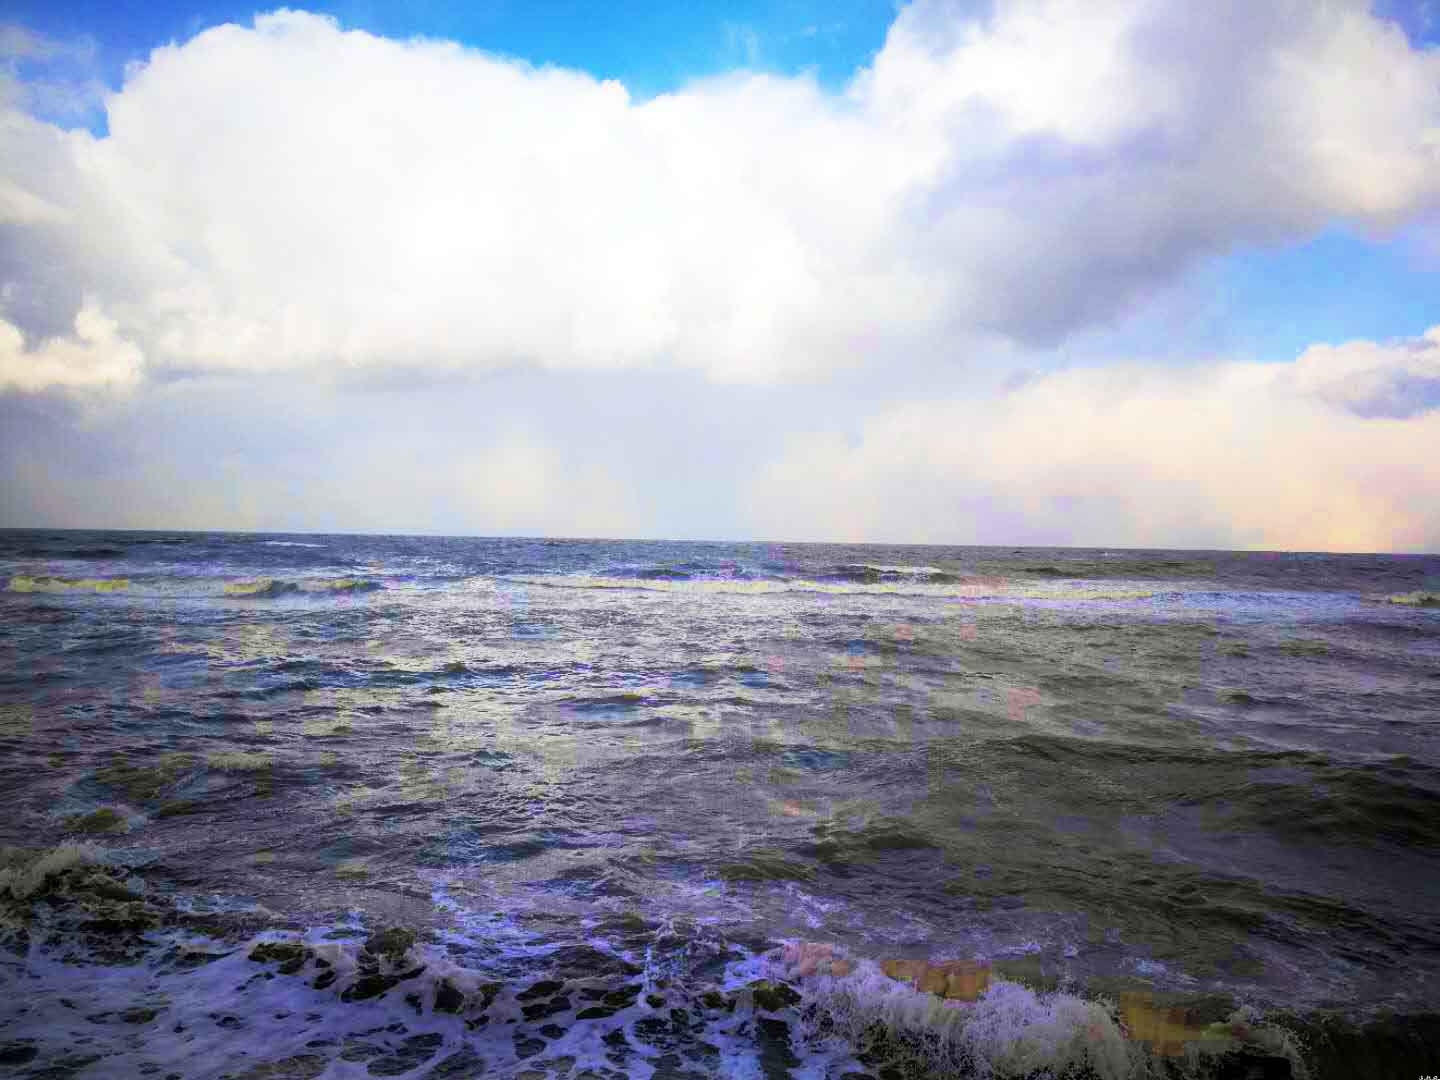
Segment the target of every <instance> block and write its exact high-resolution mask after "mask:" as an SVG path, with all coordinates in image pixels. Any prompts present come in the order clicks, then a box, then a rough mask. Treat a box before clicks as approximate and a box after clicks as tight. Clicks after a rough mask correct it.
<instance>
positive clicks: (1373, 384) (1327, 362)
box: [1295, 326, 1440, 418]
mask: <svg viewBox="0 0 1440 1080" xmlns="http://www.w3.org/2000/svg"><path fill="white" fill-rule="evenodd" d="M1295 381H1296V384H1297V385H1298V386H1299V387H1300V388H1301V389H1302V390H1304V391H1306V392H1307V393H1311V394H1314V395H1315V396H1316V397H1319V398H1322V399H1324V400H1325V401H1328V402H1330V403H1331V404H1332V405H1336V406H1339V407H1340V408H1343V409H1348V410H1350V411H1351V412H1353V413H1355V414H1356V415H1357V416H1389V417H1402V418H1403V417H1408V416H1416V415H1419V414H1420V413H1425V412H1429V411H1431V410H1432V409H1437V408H1440V326H1437V327H1434V328H1433V329H1431V330H1430V332H1429V333H1427V334H1426V335H1425V336H1424V337H1422V338H1420V339H1419V340H1416V341H1405V342H1392V343H1390V344H1385V345H1381V344H1377V343H1375V342H1373V341H1351V342H1347V343H1345V344H1344V345H1315V346H1312V347H1311V348H1309V349H1307V350H1306V351H1305V353H1304V354H1303V355H1302V356H1301V357H1300V359H1299V360H1298V361H1296V364H1295Z"/></svg>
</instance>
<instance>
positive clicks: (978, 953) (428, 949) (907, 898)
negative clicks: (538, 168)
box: [0, 531, 1440, 1080]
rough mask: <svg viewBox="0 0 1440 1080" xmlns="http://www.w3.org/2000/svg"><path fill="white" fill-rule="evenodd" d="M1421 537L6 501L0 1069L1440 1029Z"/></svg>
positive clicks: (1388, 1064)
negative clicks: (444, 517) (1029, 541)
mask: <svg viewBox="0 0 1440 1080" xmlns="http://www.w3.org/2000/svg"><path fill="white" fill-rule="evenodd" d="M1437 587H1440V557H1431V556H1378V555H1372V556H1358V555H1357V556H1340V555H1319V554H1271V553H1249V554H1237V553H1227V552H1196V551H1183V552H1180V551H1134V550H1080V549H1034V548H1030V549H1010V548H944V547H888V546H887V547H881V546H850V545H846V546H837V545H798V544H796V545H792V544H721V543H669V542H618V541H588V540H543V539H533V540H527V539H464V538H444V537H405V536H391V537H382V536H316V535H303V536H278V535H276V536H267V535H251V534H150V533H113V532H103V533H102V532H85V533H81V532H44V531H41V532H18V531H11V532H3V533H0V844H3V845H6V850H5V851H4V853H3V854H0V1075H17V1076H36V1077H38V1076H74V1077H87V1078H88V1077H111V1076H132V1075H133V1076H157V1077H183V1078H185V1080H190V1078H210V1077H224V1076H228V1077H247V1078H257V1080H258V1078H259V1077H282V1076H286V1077H288V1076H293V1077H322V1076H323V1077H326V1078H341V1077H352V1076H354V1077H359V1076H376V1075H381V1076H416V1077H419V1076H433V1077H465V1076H497V1077H499V1076H504V1077H512V1076H513V1077H525V1078H526V1080H539V1078H542V1077H550V1076H553V1077H557V1078H558V1077H567V1078H581V1077H609V1078H614V1077H621V1076H627V1077H628V1076H634V1077H640V1078H642V1080H643V1078H645V1077H650V1076H656V1077H702V1076H747V1077H766V1078H771V1077H783V1076H793V1077H797V1078H804V1080H821V1078H825V1077H836V1078H839V1077H842V1076H848V1077H856V1076H874V1077H886V1078H891V1077H906V1076H925V1075H954V1076H963V1075H993V1076H997V1077H1000V1076H1052V1077H1060V1076H1082V1075H1086V1076H1088V1075H1093V1076H1106V1077H1109V1076H1115V1077H1119V1076H1127V1077H1128V1076H1146V1075H1149V1076H1181V1075H1185V1076H1192V1075H1193V1076H1210V1075H1213V1076H1220V1075H1237V1076H1243V1075H1274V1076H1279V1075H1281V1072H1279V1071H1275V1070H1279V1069H1282V1068H1283V1069H1288V1070H1292V1072H1291V1073H1290V1074H1293V1075H1302V1073H1304V1074H1307V1075H1311V1076H1317V1077H1319V1076H1330V1075H1334V1076H1345V1075H1356V1076H1358V1075H1366V1076H1375V1077H1382V1076H1387V1075H1396V1076H1399V1075H1404V1076H1407V1077H1413V1076H1416V1075H1419V1073H1418V1072H1417V1071H1416V1068H1417V1067H1418V1068H1421V1069H1422V1071H1427V1072H1430V1073H1440V1042H1437V1041H1436V1040H1435V1032H1436V1030H1437V1028H1436V1025H1435V1023H1434V1014H1435V1012H1436V1010H1437V1006H1440V708H1437V702H1440V609H1437V607H1436V606H1435V600H1434V598H1433V597H1432V596H1431V592H1433V591H1434V590H1436V589H1437ZM385 931H389V933H388V935H387V934H386V933H382V932H385ZM806 942H808V943H822V944H823V945H826V946H829V950H830V951H829V954H828V955H829V957H831V958H833V959H825V960H823V961H821V962H820V963H819V964H818V965H817V964H815V963H810V964H808V965H807V964H806V963H804V962H803V961H797V956H798V955H799V953H797V950H798V949H799V945H800V943H806ZM266 944H272V945H275V946H277V947H276V948H274V949H272V950H267V949H265V948H259V949H258V950H257V946H264V945H266ZM787 946H788V947H789V951H788V952H787V951H786V947H787ZM801 951H802V952H803V950H801ZM841 958H843V960H844V962H843V963H838V964H837V963H835V962H834V961H835V960H839V959H841ZM897 960H908V961H921V960H923V961H927V962H930V963H932V964H939V963H942V962H947V961H957V960H971V961H977V962H978V963H979V965H980V966H981V967H983V968H984V969H985V970H987V971H988V972H989V973H990V976H991V979H992V982H991V983H990V987H989V989H988V990H985V991H984V992H983V993H979V994H978V996H977V995H976V994H973V993H971V994H967V995H964V996H962V997H961V998H960V999H958V1000H949V1001H948V1002H947V1001H944V1000H942V999H941V998H939V997H937V996H935V995H934V994H927V993H925V992H924V989H923V987H920V986H919V985H918V984H917V985H911V984H909V983H906V982H904V981H897V980H896V979H893V978H890V977H888V976H887V975H885V974H882V973H881V972H882V967H886V968H889V969H890V970H892V971H893V970H894V961H897ZM758 979H764V980H768V982H767V983H765V984H764V985H760V986H757V985H755V980H758ZM777 988H778V989H777ZM775 993H779V994H780V995H781V996H780V998H779V999H778V1000H777V999H775V997H774V994H775ZM1147 1009H1154V1010H1157V1012H1156V1015H1161V1020H1160V1021H1157V1022H1161V1023H1167V1022H1168V1023H1170V1024H1172V1027H1173V1026H1177V1025H1178V1028H1177V1029H1176V1031H1171V1032H1170V1034H1169V1035H1168V1036H1166V1038H1164V1039H1162V1038H1161V1037H1160V1036H1158V1035H1154V1034H1153V1031H1152V1035H1153V1037H1151V1038H1149V1039H1147V1038H1145V1037H1144V1036H1145V1032H1146V1031H1147V1030H1149V1029H1147V1027H1146V1023H1147V1022H1146V1021H1145V1020H1144V1017H1145V1016H1147V1015H1150V1014H1149V1013H1148V1012H1147V1011H1146V1010H1147ZM1166 1010H1168V1011H1166ZM1235 1010H1240V1011H1241V1014H1242V1015H1243V1017H1245V1018H1247V1020H1246V1022H1247V1023H1248V1024H1249V1025H1250V1027H1249V1028H1248V1029H1247V1030H1249V1031H1250V1032H1251V1035H1252V1036H1253V1038H1250V1037H1248V1036H1245V1035H1243V1034H1236V1033H1235V1032H1236V1031H1237V1030H1238V1028H1236V1027H1235V1025H1236V1024H1238V1022H1239V1021H1237V1020H1236V1013H1235ZM1162 1014H1163V1015H1162ZM1222 1022H1223V1023H1222ZM1217 1024H1221V1026H1224V1025H1225V1024H1228V1025H1231V1026H1230V1027H1228V1028H1226V1031H1225V1032H1221V1031H1220V1028H1219V1027H1217V1026H1216V1025H1217ZM1177 1031H1178V1034H1177V1033H1176V1032H1177ZM1201 1031H1204V1032H1205V1033H1206V1034H1205V1036H1204V1037H1203V1038H1201V1037H1200V1036H1199V1035H1198V1034H1197V1032H1201ZM1257 1033H1266V1036H1265V1037H1266V1038H1268V1039H1269V1042H1268V1043H1265V1039H1264V1038H1261V1035H1260V1034H1257ZM1247 1038H1249V1041H1248V1042H1247ZM887 1040H888V1041H887ZM1226 1040H1228V1041H1226ZM1257 1040H1258V1041H1257ZM1251 1043H1255V1045H1251ZM1260 1043H1265V1046H1268V1049H1265V1050H1264V1051H1263V1054H1262V1049H1257V1046H1259V1045H1260ZM907 1048H908V1049H907ZM902 1051H903V1052H902ZM906 1053H908V1054H909V1055H910V1056H909V1057H908V1058H906V1057H905V1054H906ZM1246 1053H1253V1054H1259V1055H1261V1056H1265V1055H1268V1057H1266V1061H1267V1062H1268V1063H1269V1064H1265V1065H1264V1066H1263V1068H1267V1069H1271V1070H1272V1071H1271V1072H1268V1073H1263V1074H1262V1073H1259V1072H1254V1071H1253V1069H1252V1072H1251V1073H1245V1072H1235V1071H1233V1070H1235V1069H1237V1068H1240V1066H1237V1065H1236V1064H1235V1062H1236V1061H1237V1060H1239V1058H1238V1057H1237V1055H1242V1054H1246ZM887 1054H889V1055H890V1057H888V1058H887V1057H886V1055H887ZM897 1055H898V1056H897ZM1426 1055H1433V1056H1431V1057H1428V1058H1427V1057H1426ZM1282 1057H1283V1058H1284V1060H1285V1064H1284V1065H1281V1064H1279V1062H1280V1059H1281V1058H1282ZM902 1059H903V1060H902ZM1261 1067H1262V1066H1255V1068H1261ZM1227 1068H1230V1069H1231V1070H1232V1072H1231V1073H1226V1072H1225V1069H1227ZM1356 1068H1362V1069H1363V1071H1361V1072H1355V1071H1349V1070H1353V1069H1356ZM1402 1070H1403V1071H1402Z"/></svg>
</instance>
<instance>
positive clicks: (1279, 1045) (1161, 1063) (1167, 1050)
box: [0, 845, 1310, 1080]
mask: <svg viewBox="0 0 1440 1080" xmlns="http://www.w3.org/2000/svg"><path fill="white" fill-rule="evenodd" d="M117 856H118V853H111V852H106V851H105V850H103V849H99V848H95V847H91V846H79V845H71V846H66V847H64V848H61V849H56V850H53V851H50V852H20V851H15V850H14V849H5V850H3V851H0V902H3V904H4V907H5V912H4V914H5V915H6V917H7V918H6V928H7V932H10V933H14V934H18V935H21V936H22V937H23V938H24V939H25V946H26V947H25V950H24V952H23V953H22V954H21V955H26V956H27V957H28V958H27V961H26V964H27V968H29V971H28V972H27V974H28V975H29V976H30V978H29V979H28V981H27V992H26V994H25V995H24V998H25V1001H26V1006H25V1007H24V1008H23V1009H20V1010H13V1009H11V1010H10V1011H9V1014H8V1015H5V1016H4V1019H5V1022H6V1028H7V1031H6V1037H7V1043H6V1053H7V1059H6V1060H7V1061H12V1062H13V1061H16V1060H19V1061H20V1062H21V1063H22V1064H23V1063H29V1062H34V1063H35V1066H36V1067H37V1068H39V1069H42V1070H43V1069H45V1067H47V1066H49V1067H50V1068H51V1069H52V1070H55V1071H59V1070H60V1069H62V1068H64V1067H65V1066H66V1065H67V1064H70V1063H71V1061H72V1059H71V1058H69V1057H68V1055H71V1054H73V1053H74V1051H75V1047H74V1045H73V1044H71V1043H69V1042H67V1041H66V1040H67V1036H66V1035H65V1034H64V1032H67V1031H68V1030H69V1029H70V1028H71V1027H72V1026H73V1024H72V1020H73V1018H74V1017H77V1016H83V1017H84V1018H85V1019H86V1020H87V1021H88V1024H87V1027H86V1032H87V1040H86V1042H85V1044H84V1050H85V1053H86V1054H87V1055H90V1056H89V1057H88V1058H87V1059H86V1060H85V1063H84V1065H83V1066H81V1067H82V1068H84V1067H88V1066H90V1065H92V1064H96V1063H100V1062H103V1065H101V1068H102V1069H103V1071H104V1072H105V1074H106V1075H137V1074H141V1073H143V1072H144V1071H145V1070H144V1069H142V1068H140V1066H141V1065H142V1064H143V1063H144V1062H145V1061H146V1060H153V1059H154V1058H155V1057H157V1056H158V1057H160V1058H162V1059H165V1060H168V1061H170V1062H171V1063H172V1064H173V1065H176V1066H181V1065H182V1063H183V1068H184V1075H186V1076H189V1077H194V1078H204V1080H211V1078H217V1077H219V1076H221V1075H222V1074H227V1073H228V1074H229V1075H231V1076H236V1075H237V1074H235V1073H234V1072H233V1071H231V1070H233V1069H234V1068H235V1067H236V1062H237V1060H239V1059H240V1057H241V1052H242V1051H243V1052H244V1056H245V1057H248V1058H249V1062H247V1063H246V1064H249V1063H250V1062H253V1063H254V1064H253V1065H251V1067H250V1068H249V1069H248V1070H246V1071H244V1072H241V1073H239V1074H238V1076H240V1077H245V1078H247V1080H259V1078H260V1077H266V1076H271V1077H274V1076H292V1077H300V1076H304V1077H316V1076H319V1075H320V1074H321V1073H323V1072H325V1071H326V1070H327V1068H329V1067H330V1066H331V1065H332V1064H338V1063H340V1062H346V1063H358V1062H366V1063H368V1066H367V1068H366V1071H367V1072H368V1074H370V1075H382V1076H383V1075H401V1074H406V1075H410V1074H412V1073H414V1072H417V1071H418V1070H420V1069H421V1068H422V1067H424V1068H429V1069H431V1070H432V1071H430V1072H428V1073H427V1075H432V1076H442V1075H491V1074H494V1075H502V1074H503V1075H513V1074H516V1073H517V1072H518V1070H521V1069H525V1068H527V1067H534V1068H535V1069H536V1071H537V1073H538V1072H543V1071H544V1070H546V1069H554V1070H555V1071H556V1072H560V1073H569V1072H570V1070H574V1071H575V1074H576V1075H597V1074H598V1075H605V1076H624V1075H636V1074H637V1073H638V1074H641V1075H648V1074H649V1071H652V1070H654V1071H657V1072H658V1071H660V1070H661V1069H662V1068H663V1070H664V1072H665V1073H667V1074H671V1075H674V1074H684V1075H690V1076H697V1077H706V1076H712V1077H713V1076H739V1075H749V1076H758V1075H762V1074H764V1075H797V1074H798V1075H814V1076H819V1075H827V1076H834V1075H842V1074H846V1073H849V1074H854V1073H857V1072H859V1071H860V1070H862V1069H863V1070H865V1074H866V1075H875V1074H877V1073H878V1075H880V1076H895V1075H899V1076H905V1077H907V1078H913V1080H940V1078H941V1077H955V1076H985V1077H991V1078H994V1080H1019V1078H1022V1077H1026V1078H1033V1077H1037V1076H1042V1075H1049V1076H1059V1075H1065V1076H1079V1075H1084V1076H1089V1077H1092V1078H1093V1080H1140V1078H1142V1077H1154V1076H1159V1075H1165V1076H1171V1077H1177V1078H1187V1080H1188V1078H1194V1080H1199V1078H1205V1077H1220V1076H1225V1075H1246V1074H1247V1073H1248V1070H1249V1069H1250V1068H1252V1067H1259V1068H1262V1069H1264V1070H1265V1072H1264V1075H1271V1071H1270V1070H1271V1068H1272V1067H1275V1066H1281V1067H1284V1071H1283V1072H1282V1071H1277V1072H1276V1073H1275V1074H1276V1075H1288V1076H1293V1077H1295V1078H1305V1077H1308V1076H1310V1073H1309V1071H1308V1068H1307V1062H1306V1061H1305V1060H1304V1058H1303V1057H1302V1055H1301V1053H1300V1049H1299V1046H1298V1040H1296V1039H1295V1038H1294V1037H1293V1035H1292V1034H1291V1032H1290V1031H1289V1030H1287V1028H1286V1027H1284V1026H1281V1025H1280V1024H1279V1023H1277V1022H1275V1021H1274V1020H1272V1019H1270V1018H1267V1017H1265V1016H1264V1015H1262V1014H1260V1013H1259V1012H1257V1011H1256V1010H1253V1009H1246V1008H1243V1007H1242V1008H1235V1007H1234V1006H1233V1003H1225V1002H1222V1003H1219V1004H1216V1003H1213V1002H1212V1003H1209V1004H1208V1005H1206V1006H1204V1007H1203V1008H1200V1007H1197V1008H1173V1007H1169V1008H1167V1007H1162V1003H1161V1002H1157V1001H1155V1000H1154V999H1152V998H1151V996H1150V995H1149V994H1146V993H1133V994H1126V995H1122V996H1121V999H1120V1001H1119V1002H1118V1004H1117V1003H1116V1002H1115V1001H1113V1000H1110V999H1107V998H1104V997H1100V996H1095V995H1086V994H1083V993H1081V992H1079V991H1078V990H1072V989H1066V990H1045V989H1038V988H1035V987H1032V986H1030V985H1027V984H1026V983H1025V982H1024V981H1020V980H1015V979H1009V978H1005V977H1003V976H1001V975H1000V974H999V973H998V972H997V971H994V970H992V965H991V964H990V963H988V962H987V961H985V960H983V959H976V960H968V961H951V962H946V963H930V962H926V961H915V960H903V959H880V960H877V959H875V958H873V957H869V956H865V955H859V954H856V953H852V952H850V951H849V950H846V949H843V948H841V947H839V946H833V945H829V944H823V943H813V942H799V941H790V942H779V943H776V942H769V941H766V942H755V943H753V944H749V945H747V944H741V943H738V942H731V941H728V940H727V939H725V937H724V935H723V934H719V933H718V932H717V931H714V930H712V929H707V928H705V927H703V926H698V925H696V926H687V925H685V924H684V923H681V924H676V923H674V922H669V921H661V922H659V923H655V922H652V921H649V920H646V919H644V918H641V917H639V916H633V915H631V916H623V917H617V918H611V919H609V920H606V921H602V923H601V924H600V925H598V926H596V927H595V928H593V929H592V930H590V931H588V932H587V934H586V936H584V937H583V938H575V937H566V938H556V939H554V940H550V941H547V942H543V943H542V942H540V941H538V940H537V939H536V938H535V937H534V935H533V934H528V933H526V934H523V935H520V934H516V935H514V936H513V937H509V938H507V925H506V921H505V919H504V918H503V915H504V913H502V912H497V913H496V918H497V919H499V920H500V921H498V922H497V921H495V920H494V919H488V920H486V922H485V927H486V929H482V930H480V933H481V934H482V935H483V938H482V939H481V941H479V942H476V941H471V940H469V935H470V934H471V933H473V932H474V931H473V930H467V931H466V932H465V933H463V934H462V933H460V932H458V931H453V930H447V931H441V932H433V931H426V930H424V929H421V928H411V927H406V926H403V925H402V926H397V925H378V926H371V927H365V926H363V925H362V924H360V923H359V921H358V918H352V919H351V920H349V921H347V922H346V923H345V924H343V925H339V926H336V927H333V928H323V927H322V928H315V929H310V930H306V931H303V932H296V930H295V929H293V928H292V929H289V930H276V929H273V928H272V926H273V925H274V923H273V922H272V921H271V920H273V919H274V918H275V917H274V916H273V915H271V914H270V913H269V912H267V911H266V910H265V909H263V908H248V909H246V908H239V907H233V906H224V905H217V904H215V903H211V902H204V903H196V902H195V901H194V900H191V899H188V898H185V897H183V896H174V895H172V894H169V893H166V892H163V891H161V890H158V889H152V888H148V887H147V886H146V884H145V882H144V881H142V880H141V879H140V878H138V877H136V876H135V875H134V874H132V873H130V872H129V871H127V870H126V869H125V868H124V867H123V865H121V864H119V863H118V862H117ZM457 914H460V915H461V916H462V918H461V924H462V925H465V924H466V923H468V919H466V918H465V917H464V916H463V913H460V912H457ZM32 928H33V930H34V933H33V934H32V932H31V929H32ZM611 938H613V939H614V940H611ZM507 941H510V942H512V943H511V944H507ZM477 945H480V946H481V947H480V948H478V949H477V948H476V946H477ZM42 956H43V957H44V960H43V961H42V959H41V958H42ZM97 963H98V964H103V965H107V966H108V967H109V968H110V970H109V971H107V972H106V973H105V974H106V977H105V978H96V977H95V967H94V965H95V964H97ZM237 991H243V992H239V993H237ZM57 1002H58V1005H57V1004H56V1003H57ZM1163 1004H1166V1005H1168V1004H1169V1003H1168V1002H1167V1003H1163ZM7 1008H8V1007H7V1006H3V1005H0V1010H5V1009H7ZM262 1031H263V1033H264V1036H263V1040H261V1039H257V1033H259V1032H262ZM186 1032H189V1033H190V1034H188V1035H185V1036H184V1038H175V1037H174V1035H176V1034H182V1033H186ZM197 1035H201V1036H203V1037H197ZM562 1063H563V1064H562ZM340 1067H341V1068H344V1067H345V1066H343V1065H341V1066H340ZM487 1069H490V1070H491V1072H486V1070H487ZM1237 1069H1238V1071H1237ZM522 1075H523V1074H522Z"/></svg>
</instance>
